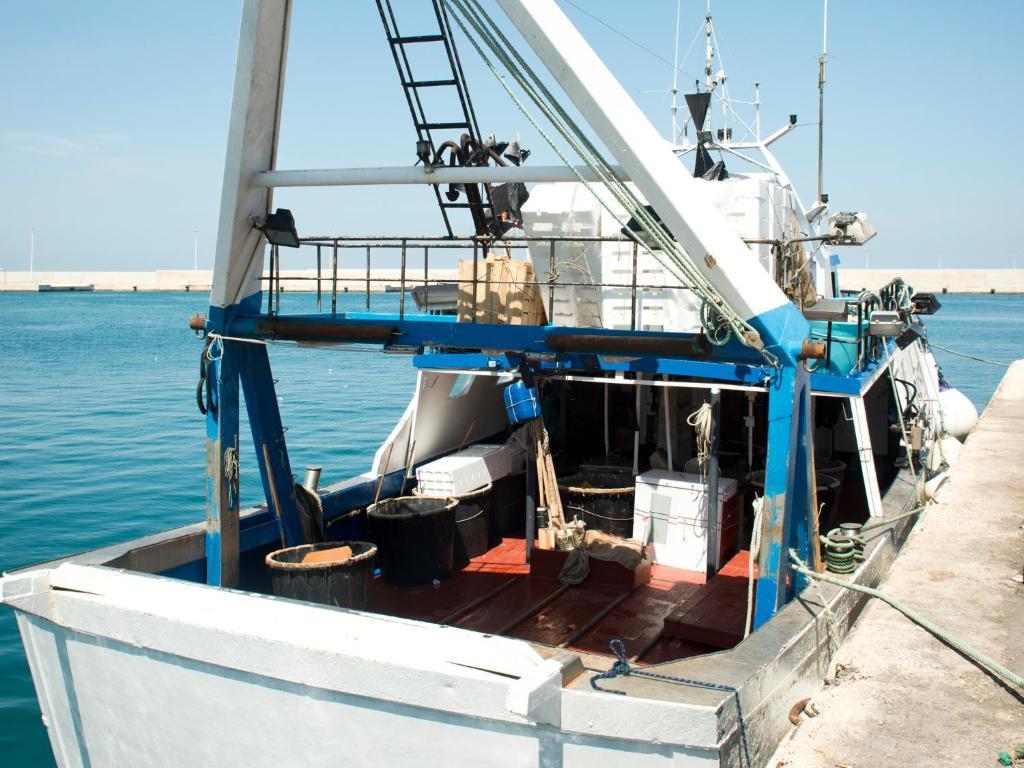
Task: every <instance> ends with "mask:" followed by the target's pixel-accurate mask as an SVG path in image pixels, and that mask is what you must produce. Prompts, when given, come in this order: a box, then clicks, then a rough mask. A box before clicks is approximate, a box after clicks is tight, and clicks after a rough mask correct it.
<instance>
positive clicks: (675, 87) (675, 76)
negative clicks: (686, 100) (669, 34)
mask: <svg viewBox="0 0 1024 768" xmlns="http://www.w3.org/2000/svg"><path fill="white" fill-rule="evenodd" d="M682 6H683V0H676V55H675V58H674V59H673V65H672V144H673V146H674V145H675V143H676V141H678V140H679V123H678V121H677V120H676V113H677V112H678V111H679V105H678V103H677V101H676V94H678V93H679V13H680V11H681V10H682Z"/></svg>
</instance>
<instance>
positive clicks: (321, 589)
mask: <svg viewBox="0 0 1024 768" xmlns="http://www.w3.org/2000/svg"><path fill="white" fill-rule="evenodd" d="M341 547H348V548H349V549H351V550H352V556H351V557H349V558H347V559H345V560H341V561H337V560H335V561H331V560H326V561H323V562H315V563H304V562H302V561H303V559H304V558H305V557H306V555H308V554H310V553H312V552H326V551H328V550H333V549H338V548H341ZM376 556H377V547H376V546H375V545H373V544H370V543H369V542H366V541H325V542H321V543H319V544H302V545H300V546H297V547H287V548H285V549H279V550H277V551H275V552H271V553H270V554H269V555H267V559H266V563H267V568H268V569H269V570H270V581H271V584H272V585H273V589H274V594H275V595H277V596H278V597H289V598H291V599H293V600H306V601H309V602H313V603H323V604H325V605H336V606H339V607H341V608H357V609H359V610H366V609H367V608H368V607H369V602H370V601H369V593H370V580H371V579H372V578H373V568H374V560H375V559H376Z"/></svg>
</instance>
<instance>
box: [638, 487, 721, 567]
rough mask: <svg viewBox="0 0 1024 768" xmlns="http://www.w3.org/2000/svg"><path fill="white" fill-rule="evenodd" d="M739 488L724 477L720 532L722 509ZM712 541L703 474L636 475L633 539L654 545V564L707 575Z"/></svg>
mask: <svg viewBox="0 0 1024 768" xmlns="http://www.w3.org/2000/svg"><path fill="white" fill-rule="evenodd" d="M736 489H737V483H736V481H735V480H733V479H732V478H728V477H721V478H719V481H718V504H717V505H716V508H715V518H714V519H715V525H716V526H717V527H718V528H719V530H720V531H721V526H722V508H723V506H724V505H725V503H726V502H727V501H728V500H729V499H731V498H732V497H733V496H735V495H736ZM707 537H708V489H707V484H706V482H705V481H704V480H702V478H701V476H700V475H696V474H687V473H683V472H669V471H666V470H661V469H652V470H650V471H649V472H644V473H643V474H642V475H639V476H637V478H636V495H635V501H634V509H633V538H634V539H636V540H637V541H642V542H646V543H648V544H649V545H650V551H651V553H652V559H653V560H654V562H656V563H660V564H662V565H668V566H671V567H673V568H684V569H686V570H691V571H704V570H706V568H707V557H708V543H707ZM720 565H721V563H719V566H720Z"/></svg>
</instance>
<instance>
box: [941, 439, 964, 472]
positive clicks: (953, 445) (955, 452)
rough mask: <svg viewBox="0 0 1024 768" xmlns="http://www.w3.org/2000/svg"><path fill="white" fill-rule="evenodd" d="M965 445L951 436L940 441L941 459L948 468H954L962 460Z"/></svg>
mask: <svg viewBox="0 0 1024 768" xmlns="http://www.w3.org/2000/svg"><path fill="white" fill-rule="evenodd" d="M963 448H964V447H963V445H961V444H960V441H959V440H957V439H956V438H955V437H952V436H950V435H946V436H944V437H943V438H942V439H940V440H939V457H940V458H941V459H942V460H943V461H944V462H946V465H947V466H950V467H952V466H953V465H954V464H955V463H956V460H957V459H958V458H960V451H962V450H963Z"/></svg>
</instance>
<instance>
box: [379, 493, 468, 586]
mask: <svg viewBox="0 0 1024 768" xmlns="http://www.w3.org/2000/svg"><path fill="white" fill-rule="evenodd" d="M458 504H459V502H458V501H456V500H455V499H439V498H432V497H429V496H399V497H397V498H394V499H385V500H383V501H380V502H378V503H376V504H371V505H370V506H369V507H368V508H367V509H366V516H367V519H368V520H369V523H370V532H371V535H372V537H373V539H374V541H376V542H377V546H378V547H379V551H378V553H377V562H378V564H379V565H380V572H381V576H382V577H383V578H384V580H385V581H386V582H388V583H389V584H395V585H397V586H415V585H417V584H427V583H429V582H431V581H433V580H434V579H443V578H445V577H446V576H448V575H449V574H451V572H452V561H453V554H454V546H455V507H457V506H458Z"/></svg>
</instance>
